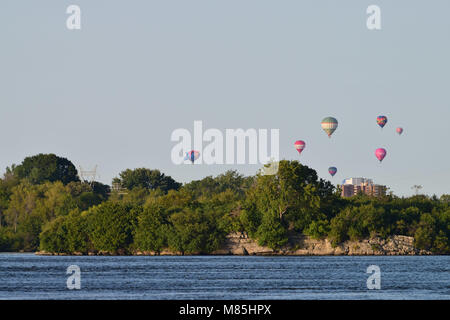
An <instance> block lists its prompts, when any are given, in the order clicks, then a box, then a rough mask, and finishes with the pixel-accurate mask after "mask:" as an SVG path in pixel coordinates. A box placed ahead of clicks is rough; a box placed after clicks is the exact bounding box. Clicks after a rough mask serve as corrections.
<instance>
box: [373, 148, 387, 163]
mask: <svg viewBox="0 0 450 320" xmlns="http://www.w3.org/2000/svg"><path fill="white" fill-rule="evenodd" d="M375 157H377V159H378V160H380V162H381V161H383V159H384V157H386V149H383V148H378V149H377V150H375Z"/></svg>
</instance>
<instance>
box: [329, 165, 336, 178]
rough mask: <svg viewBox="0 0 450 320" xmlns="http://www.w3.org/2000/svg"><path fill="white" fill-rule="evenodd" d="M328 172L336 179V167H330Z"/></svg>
mask: <svg viewBox="0 0 450 320" xmlns="http://www.w3.org/2000/svg"><path fill="white" fill-rule="evenodd" d="M328 172H329V174H331V176H332V177H334V175H335V174H336V172H337V168H336V167H329V168H328Z"/></svg>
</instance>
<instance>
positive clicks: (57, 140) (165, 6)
mask: <svg viewBox="0 0 450 320" xmlns="http://www.w3.org/2000/svg"><path fill="white" fill-rule="evenodd" d="M72 4H75V5H78V6H79V7H80V8H81V29H80V30H69V29H67V27H66V20H67V18H68V17H69V14H67V13H66V9H67V7H68V6H69V5H72ZM373 4H375V5H378V6H379V7H380V9H381V30H369V29H368V28H367V26H366V20H367V17H368V14H367V13H366V9H367V7H368V6H369V5H373ZM449 13H450V2H449V1H447V0H435V1H432V2H427V1H412V0H396V1H381V0H371V1H364V0H353V1H351V0H345V1H332V0H329V1H325V0H314V1H313V0H310V1H299V0H292V1H288V0H281V1H274V0H270V1H269V0H227V1H224V0H222V1H211V0H169V1H168V0H164V1H163V0H158V1H149V0H145V1H144V0H142V1H138V0H132V1H124V0H120V1H119V0H108V1H106V0H104V1H102V0H96V1H92V0H89V1H87V0H71V1H62V0H58V1H57V0H53V1H50V0H40V1H32V0H27V1H24V0H2V1H1V2H0V38H1V46H0V88H1V90H0V146H1V149H0V155H1V156H0V173H1V172H4V171H5V169H6V167H7V166H11V165H12V164H19V163H20V162H22V160H23V159H24V158H25V157H27V156H31V155H34V154H38V153H55V154H57V155H59V156H62V157H66V158H68V159H69V160H71V161H72V162H73V163H74V164H75V165H76V166H77V167H78V166H82V167H84V168H92V167H94V166H95V165H98V175H99V178H98V180H100V181H102V182H104V183H108V184H110V183H111V180H112V178H114V177H116V176H118V174H119V173H120V172H121V171H122V170H124V169H126V168H138V167H146V168H151V169H159V170H161V171H162V172H164V173H165V174H168V175H170V176H172V177H173V178H174V179H176V180H177V181H181V182H188V181H191V180H197V179H201V178H203V177H205V176H208V175H217V174H221V173H223V172H225V171H226V170H229V169H235V170H237V171H238V172H240V173H242V174H244V175H252V174H255V173H256V171H257V170H258V169H259V167H260V165H194V166H192V165H175V164H174V163H172V160H171V150H172V148H173V147H174V146H175V144H176V143H175V142H172V141H171V139H170V138H171V134H172V132H173V131H174V130H175V129H178V128H186V129H188V130H189V131H190V132H193V126H194V121H195V120H201V121H202V122H203V127H204V130H206V129H208V128H217V129H219V130H221V131H222V132H225V130H226V129H236V128H243V129H249V128H255V129H268V130H270V129H279V130H280V158H282V159H289V160H299V161H300V162H301V163H303V164H305V165H307V166H310V167H312V168H314V169H315V170H317V172H318V174H319V176H320V177H322V178H324V179H330V181H332V182H333V183H334V184H338V183H341V182H342V180H343V179H345V178H350V177H367V178H371V179H373V180H374V182H375V183H378V184H383V185H387V186H388V187H389V188H390V190H392V191H393V192H394V193H395V194H396V195H399V196H408V195H411V194H413V193H414V191H413V190H412V189H411V187H412V186H413V185H422V186H423V189H422V190H421V192H423V193H425V194H429V195H432V194H436V195H438V196H440V195H441V194H445V193H447V194H448V193H450V170H449V159H450V148H449V143H448V141H449V138H450V134H449V130H448V127H449V125H450V122H449V119H450V102H449V101H450V90H449V82H450V81H449V80H450V79H449V77H450V76H449V75H450V63H449V57H450V42H449V41H448V39H449V35H450V19H448V15H449ZM378 115H386V116H387V117H388V123H387V125H386V126H385V127H384V129H381V128H380V127H378V125H377V123H376V117H377V116H378ZM327 116H332V117H335V118H336V119H338V121H339V127H338V129H337V130H336V132H335V133H334V134H333V136H332V138H331V139H329V138H328V137H327V135H326V134H325V133H324V132H323V131H322V129H321V126H320V122H321V120H322V119H323V118H325V117H327ZM398 126H401V127H403V128H404V132H403V134H402V135H401V136H399V135H397V134H396V132H395V128H396V127H398ZM299 139H300V140H304V141H305V142H306V149H305V150H304V151H303V153H302V154H301V155H298V153H297V151H296V150H295V148H294V142H295V141H296V140H299ZM379 147H383V148H385V149H386V150H387V156H386V158H385V159H384V161H383V162H382V163H379V161H378V160H377V159H376V158H375V155H374V151H375V149H376V148H379ZM330 166H335V167H337V168H338V172H337V174H336V175H335V176H334V177H333V178H331V177H330V176H329V174H328V167H330Z"/></svg>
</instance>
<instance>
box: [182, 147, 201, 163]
mask: <svg viewBox="0 0 450 320" xmlns="http://www.w3.org/2000/svg"><path fill="white" fill-rule="evenodd" d="M199 157H200V152H198V151H195V150H191V151H189V152H186V156H185V157H184V160H189V161H191V162H192V164H194V161H195V160H197V159H198V158H199Z"/></svg>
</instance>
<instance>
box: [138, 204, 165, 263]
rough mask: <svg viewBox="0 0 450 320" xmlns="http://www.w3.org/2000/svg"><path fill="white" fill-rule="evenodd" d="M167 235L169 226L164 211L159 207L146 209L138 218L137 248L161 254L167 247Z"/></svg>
mask: <svg viewBox="0 0 450 320" xmlns="http://www.w3.org/2000/svg"><path fill="white" fill-rule="evenodd" d="M167 233H168V225H167V221H166V218H165V212H164V209H163V208H161V207H158V206H153V207H146V208H145V209H144V210H143V211H142V213H141V214H139V217H138V225H137V229H136V234H135V245H136V248H137V249H139V250H142V251H154V252H156V253H157V254H159V253H160V252H161V250H162V249H164V248H166V247H167Z"/></svg>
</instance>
